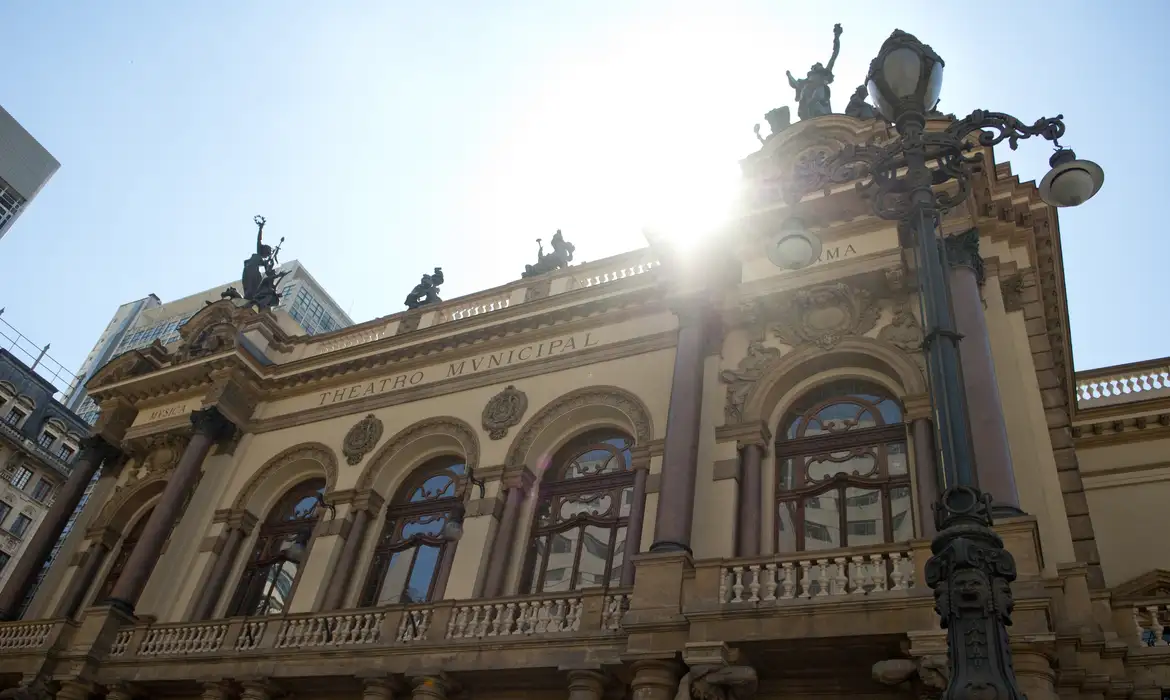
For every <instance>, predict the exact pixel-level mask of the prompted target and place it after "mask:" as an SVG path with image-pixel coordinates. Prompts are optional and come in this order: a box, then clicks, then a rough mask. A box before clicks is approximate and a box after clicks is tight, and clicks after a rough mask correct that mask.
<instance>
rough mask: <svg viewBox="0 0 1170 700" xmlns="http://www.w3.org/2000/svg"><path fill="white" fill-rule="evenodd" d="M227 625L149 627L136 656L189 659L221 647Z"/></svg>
mask: <svg viewBox="0 0 1170 700" xmlns="http://www.w3.org/2000/svg"><path fill="white" fill-rule="evenodd" d="M227 633H228V623H226V622H213V623H198V622H196V623H188V624H182V625H161V626H154V627H151V628H150V629H148V630H147V631H146V636H144V637H143V638H142V644H140V645H139V647H138V652H137V653H138V656H191V655H195V654H211V653H215V652H217V651H219V650H220V649H222V648H223V643H224V640H225V639H226V638H227Z"/></svg>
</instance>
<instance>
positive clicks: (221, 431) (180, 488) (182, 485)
mask: <svg viewBox="0 0 1170 700" xmlns="http://www.w3.org/2000/svg"><path fill="white" fill-rule="evenodd" d="M191 423H192V425H193V426H194V429H195V430H194V434H193V435H192V437H191V441H190V442H188V443H187V449H186V450H184V451H183V456H182V457H181V458H179V463H178V465H177V466H176V467H175V469H174V471H173V472H172V473H171V475H170V478H169V479H167V485H166V487H165V488H164V489H163V492H162V495H161V496H160V497H159V499H158V502H157V503H156V504H155V506H154V510H153V511H152V512H151V514H150V519H149V520H147V521H146V527H145V528H143V530H142V536H141V538H140V539H139V540H138V544H136V545H135V546H134V551H133V552H131V553H130V558H129V559H127V561H126V566H125V568H124V569H123V571H122V574H121V576H119V577H118V583H117V584H116V585H115V586H114V591H113V593H112V594H111V595H110V600H109V603H110V604H111V605H113V606H114V607H116V608H118V609H119V610H121V611H122V612H124V613H126V614H130V615H132V614H134V606H135V605H137V604H138V596H140V595H142V589H143V588H145V587H146V581H147V579H148V578H149V577H150V573H151V571H153V570H154V566H155V564H157V563H158V557H159V554H161V553H162V548H163V544H164V543H165V542H166V539H167V536H168V535H169V534H170V532H171V529H172V528H173V527H174V526H175V522H176V520H177V518H178V517H179V513H180V509H181V508H182V506H183V503H184V501H185V500H186V499H187V496H188V493H189V492H190V490H191V487H192V486H194V485H195V482H196V481H197V480H198V478H199V474H200V472H201V470H202V468H203V460H204V459H206V458H207V453H208V452H209V451H210V450H211V446H212V445H214V444H215V443H216V442H217V441H219V440H220V439H222V438H224V437H227V436H228V435H229V434H230V431H231V430H232V428H233V426H232V424H231V423H230V422H229V421H228V420H227V419H226V418H224V417H223V415H222V414H221V413H220V412H219V410H218V409H217V408H215V407H209V408H204V409H200V410H198V411H195V412H194V413H192V414H191Z"/></svg>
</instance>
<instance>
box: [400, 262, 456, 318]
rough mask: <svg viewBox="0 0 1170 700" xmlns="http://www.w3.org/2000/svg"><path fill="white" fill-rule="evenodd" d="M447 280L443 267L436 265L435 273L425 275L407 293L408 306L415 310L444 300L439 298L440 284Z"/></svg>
mask: <svg viewBox="0 0 1170 700" xmlns="http://www.w3.org/2000/svg"><path fill="white" fill-rule="evenodd" d="M445 281H446V280H445V279H444V278H443V268H441V267H436V268H435V271H434V273H433V274H430V275H423V276H422V280H421V281H420V282H419V283H418V284H416V285H414V289H412V290H410V294H407V295H406V302H405V303H406V308H408V309H411V310H414V309H418V308H421V307H423V306H426V305H427V304H438V303H439V302H441V301H443V300H442V299H440V298H439V285H441V284H443V282H445Z"/></svg>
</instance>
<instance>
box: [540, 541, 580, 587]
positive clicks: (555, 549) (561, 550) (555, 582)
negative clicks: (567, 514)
mask: <svg viewBox="0 0 1170 700" xmlns="http://www.w3.org/2000/svg"><path fill="white" fill-rule="evenodd" d="M580 536H581V531H580V530H579V529H573V530H568V531H566V532H558V533H556V534H554V535H553V536H552V540H551V543H550V544H551V550H552V551H551V552H550V553H549V556H548V569H547V570H546V572H545V574H544V590H546V591H567V590H569V587H570V584H571V583H572V577H571V576H570V574H571V573H572V571H573V561H574V560H575V559H576V558H577V543H578V541H579V538H580Z"/></svg>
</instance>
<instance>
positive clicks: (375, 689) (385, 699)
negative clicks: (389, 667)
mask: <svg viewBox="0 0 1170 700" xmlns="http://www.w3.org/2000/svg"><path fill="white" fill-rule="evenodd" d="M359 678H360V677H359ZM361 681H362V700H397V699H398V698H405V697H406V695H407V685H406V683H405V682H404V681H403V680H402V679H401V678H399V677H397V676H370V677H365V678H361Z"/></svg>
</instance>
